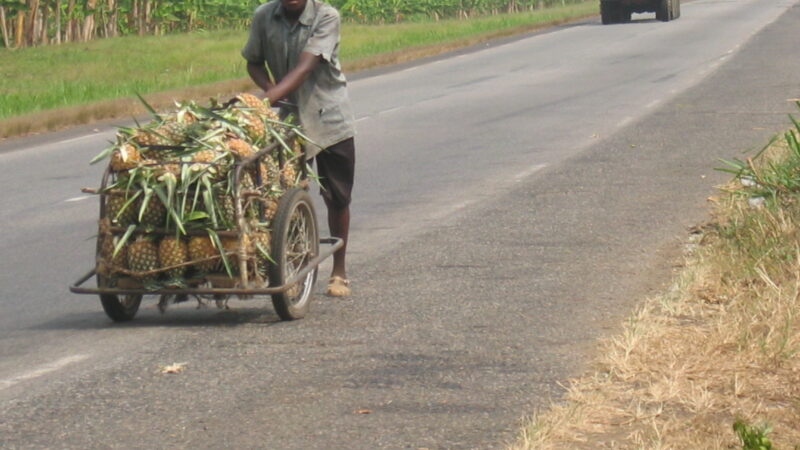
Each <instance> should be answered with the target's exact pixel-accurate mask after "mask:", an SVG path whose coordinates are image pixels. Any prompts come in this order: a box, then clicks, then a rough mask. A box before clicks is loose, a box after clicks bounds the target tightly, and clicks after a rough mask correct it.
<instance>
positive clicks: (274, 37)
mask: <svg viewBox="0 0 800 450" xmlns="http://www.w3.org/2000/svg"><path fill="white" fill-rule="evenodd" d="M339 23H340V20H339V12H338V11H336V9H335V8H333V7H332V6H330V5H328V4H326V3H322V2H320V1H317V0H308V3H306V8H305V10H304V11H303V13H302V14H301V15H300V18H299V20H298V22H297V23H296V24H294V25H291V24H290V23H289V22H288V20H287V19H286V17H285V16H284V11H283V6H282V5H281V2H280V0H272V1H270V2H269V3H265V4H263V5H261V6H259V7H258V8H257V9H256V11H255V15H254V16H253V23H252V24H251V26H250V37H249V39H248V41H247V44H246V45H245V47H244V49H243V50H242V56H243V57H244V59H246V60H247V61H248V62H251V63H256V64H259V63H262V62H263V63H266V65H267V70H268V71H269V72H270V73H271V76H272V77H274V80H273V81H276V82H277V81H280V80H281V79H283V77H285V76H286V74H288V73H289V71H291V70H292V69H293V68H294V67H296V66H297V62H298V61H299V58H300V53H302V52H308V53H311V54H314V55H318V56H321V57H322V59H323V61H321V62H320V64H318V65H317V67H316V68H315V69H314V71H313V72H312V73H311V74H309V76H308V78H307V79H306V81H305V82H304V83H303V84H302V85H301V86H300V87H299V88H298V89H297V90H296V91H295V92H293V93H292V95H291V96H290V97H289V99H288V100H289V101H290V102H291V103H293V104H295V105H297V110H295V111H283V112H284V113H285V112H293V113H295V114H297V116H298V117H299V119H300V124H301V125H302V126H303V130H304V132H305V134H306V135H307V136H308V137H309V138H310V139H311V140H312V141H314V142H313V143H314V144H316V145H307V146H306V156H307V157H308V158H312V157H314V156H315V155H316V154H317V153H319V151H320V150H321V149H324V148H327V147H330V146H332V145H334V144H336V143H339V142H341V141H343V140H345V139H348V138H351V137H353V136H354V135H355V119H354V116H353V110H352V108H351V106H350V99H349V98H348V96H347V80H345V77H344V74H343V73H342V68H341V65H340V64H339V54H338V53H339Z"/></svg>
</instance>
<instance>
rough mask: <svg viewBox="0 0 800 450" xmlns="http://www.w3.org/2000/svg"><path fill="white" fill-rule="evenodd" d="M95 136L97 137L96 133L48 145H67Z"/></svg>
mask: <svg viewBox="0 0 800 450" xmlns="http://www.w3.org/2000/svg"><path fill="white" fill-rule="evenodd" d="M95 136H97V133H92V134H86V135H83V136H78V137H75V138H72V139H66V140H63V141H58V142H56V143H54V144H49V145H61V144H67V143H70V142H78V141H82V140H84V139H89V138H93V137H95Z"/></svg>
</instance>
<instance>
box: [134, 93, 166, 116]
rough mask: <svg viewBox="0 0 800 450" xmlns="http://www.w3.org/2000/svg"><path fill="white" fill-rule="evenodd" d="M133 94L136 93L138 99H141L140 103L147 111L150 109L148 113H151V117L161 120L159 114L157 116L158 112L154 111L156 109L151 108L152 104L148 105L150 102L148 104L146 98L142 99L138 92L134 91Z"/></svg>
mask: <svg viewBox="0 0 800 450" xmlns="http://www.w3.org/2000/svg"><path fill="white" fill-rule="evenodd" d="M135 94H136V96H137V97H139V101H141V102H142V105H144V107H145V108H146V109H147V110H148V111H150V114H152V115H153V117H154V118H155V119H156V120H158V121H159V122H162V119H161V116H159V115H158V113H157V112H156V110H155V109H153V107H152V106H150V104H149V103H147V100H145V99H144V97H142V95H141V94H139V93H138V92H136V93H135Z"/></svg>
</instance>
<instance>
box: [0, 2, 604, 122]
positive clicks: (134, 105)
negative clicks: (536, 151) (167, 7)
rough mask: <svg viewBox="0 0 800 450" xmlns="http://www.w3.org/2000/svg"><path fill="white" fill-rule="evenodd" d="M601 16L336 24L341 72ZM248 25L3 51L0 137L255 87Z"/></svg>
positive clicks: (573, 13) (576, 11)
mask: <svg viewBox="0 0 800 450" xmlns="http://www.w3.org/2000/svg"><path fill="white" fill-rule="evenodd" d="M596 13H597V4H596V3H595V2H594V1H588V2H581V3H576V4H567V5H566V6H555V7H553V8H548V9H542V10H534V11H527V12H518V13H514V14H496V15H489V16H481V17H477V18H472V19H469V20H463V19H449V20H440V21H438V22H432V21H431V20H426V21H419V22H409V23H398V24H387V25H363V24H355V23H345V24H344V25H343V27H342V53H341V55H340V56H341V59H342V61H343V64H344V66H345V71H347V72H352V71H355V70H362V69H367V68H371V67H376V66H381V65H388V64H394V63H398V62H402V61H407V60H411V59H415V58H420V57H425V56H431V55H435V54H438V53H442V52H445V51H450V50H453V49H456V48H460V47H464V46H468V45H474V44H476V43H480V42H484V41H488V40H490V39H495V38H497V37H502V36H508V35H513V34H517V33H523V32H526V31H530V30H533V29H537V28H540V27H543V26H546V25H551V24H556V23H562V22H566V21H569V20H574V19H576V18H580V17H586V16H590V15H594V14H596ZM246 38H247V31H246V30H245V29H225V30H214V31H195V32H191V33H175V34H169V35H163V36H138V35H128V36H121V37H115V38H109V39H97V40H93V41H89V42H78V43H70V44H62V45H58V46H41V47H30V48H23V49H19V50H14V51H10V50H3V49H0V67H3V75H4V76H3V77H0V138H3V137H8V136H14V135H20V134H25V133H30V132H35V131H45V130H51V129H55V128H59V127H63V126H66V125H74V124H80V123H89V122H92V121H95V120H99V119H106V118H115V117H129V116H131V115H136V114H143V113H145V111H143V110H142V109H141V104H140V103H139V101H138V100H137V99H136V94H137V93H139V94H142V95H144V96H145V97H146V98H147V100H148V102H150V103H151V104H152V105H153V106H155V107H157V108H161V107H167V106H171V104H172V102H173V101H174V100H189V99H198V100H204V99H206V98H207V97H209V96H223V95H229V94H230V93H235V92H240V91H242V90H248V89H252V83H250V81H249V80H248V79H247V78H246V76H245V74H246V70H245V66H244V62H243V60H242V58H241V56H240V55H239V52H240V50H241V48H242V46H243V45H244V42H245V40H246Z"/></svg>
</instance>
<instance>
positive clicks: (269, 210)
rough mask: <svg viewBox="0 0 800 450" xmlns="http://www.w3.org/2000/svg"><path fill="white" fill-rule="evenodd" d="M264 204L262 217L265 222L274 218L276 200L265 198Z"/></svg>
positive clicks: (276, 209)
mask: <svg viewBox="0 0 800 450" xmlns="http://www.w3.org/2000/svg"><path fill="white" fill-rule="evenodd" d="M266 203H267V204H266V206H265V208H264V218H265V219H266V220H267V222H269V221H271V220H272V219H274V218H275V214H276V213H277V212H278V201H277V200H275V199H274V198H268V199H266Z"/></svg>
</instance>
